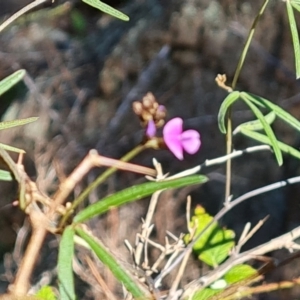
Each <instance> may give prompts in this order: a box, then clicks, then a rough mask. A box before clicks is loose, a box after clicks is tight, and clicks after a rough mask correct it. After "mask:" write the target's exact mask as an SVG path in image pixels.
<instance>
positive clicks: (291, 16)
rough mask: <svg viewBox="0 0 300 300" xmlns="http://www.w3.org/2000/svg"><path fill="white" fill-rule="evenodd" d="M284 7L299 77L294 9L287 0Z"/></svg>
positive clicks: (299, 48) (299, 60)
mask: <svg viewBox="0 0 300 300" xmlns="http://www.w3.org/2000/svg"><path fill="white" fill-rule="evenodd" d="M286 9H287V14H288V18H289V23H290V28H291V34H292V40H293V47H294V54H295V66H296V78H297V79H298V78H300V44H299V35H298V29H297V24H296V20H295V16H294V10H293V7H292V4H291V3H290V1H289V0H287V1H286Z"/></svg>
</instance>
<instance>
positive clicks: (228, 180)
mask: <svg viewBox="0 0 300 300" xmlns="http://www.w3.org/2000/svg"><path fill="white" fill-rule="evenodd" d="M268 2H269V0H265V1H264V3H263V5H262V6H261V8H260V10H259V12H258V14H257V16H256V18H255V19H254V21H253V24H252V26H251V29H250V31H249V35H248V37H247V40H246V44H245V46H244V49H243V51H242V54H241V56H240V59H239V62H238V65H237V68H236V71H235V74H234V77H233V81H232V85H231V87H232V90H235V88H236V84H237V81H238V78H239V76H240V74H241V70H242V67H243V65H244V62H245V58H246V55H247V53H248V50H249V47H250V44H251V41H252V38H253V35H254V32H255V29H256V26H257V24H258V21H259V19H260V17H261V16H262V14H263V13H264V11H265V9H266V7H267V4H268ZM231 151H232V109H231V107H230V108H229V109H228V117H227V133H226V154H227V155H228V154H230V153H231ZM230 193H231V160H230V159H229V160H228V161H227V163H226V185H225V202H227V201H228V199H229V196H230Z"/></svg>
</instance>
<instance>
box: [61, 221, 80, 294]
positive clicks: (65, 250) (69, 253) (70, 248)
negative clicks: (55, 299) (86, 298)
mask: <svg viewBox="0 0 300 300" xmlns="http://www.w3.org/2000/svg"><path fill="white" fill-rule="evenodd" d="M74 233H75V231H74V229H73V228H72V227H67V228H66V229H65V230H64V232H63V235H62V238H61V241H60V243H59V252H58V264H57V268H58V281H59V293H60V299H61V300H73V299H74V300H75V299H76V296H75V287H74V276H73V267H72V261H73V255H74Z"/></svg>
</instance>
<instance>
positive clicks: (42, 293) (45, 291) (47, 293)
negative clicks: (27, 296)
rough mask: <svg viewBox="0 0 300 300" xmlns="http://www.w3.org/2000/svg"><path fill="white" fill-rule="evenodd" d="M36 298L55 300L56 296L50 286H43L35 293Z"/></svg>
mask: <svg viewBox="0 0 300 300" xmlns="http://www.w3.org/2000/svg"><path fill="white" fill-rule="evenodd" d="M36 296H38V298H39V299H41V300H56V295H55V293H54V291H53V289H52V287H51V286H48V285H46V286H43V287H42V288H41V289H40V290H39V291H38V292H37V293H36Z"/></svg>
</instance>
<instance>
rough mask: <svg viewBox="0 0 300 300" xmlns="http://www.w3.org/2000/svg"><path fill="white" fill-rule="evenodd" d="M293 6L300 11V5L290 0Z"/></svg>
mask: <svg viewBox="0 0 300 300" xmlns="http://www.w3.org/2000/svg"><path fill="white" fill-rule="evenodd" d="M290 2H291V4H292V6H293V7H294V8H295V9H296V10H298V11H299V12H300V5H299V3H297V2H296V1H290Z"/></svg>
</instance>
